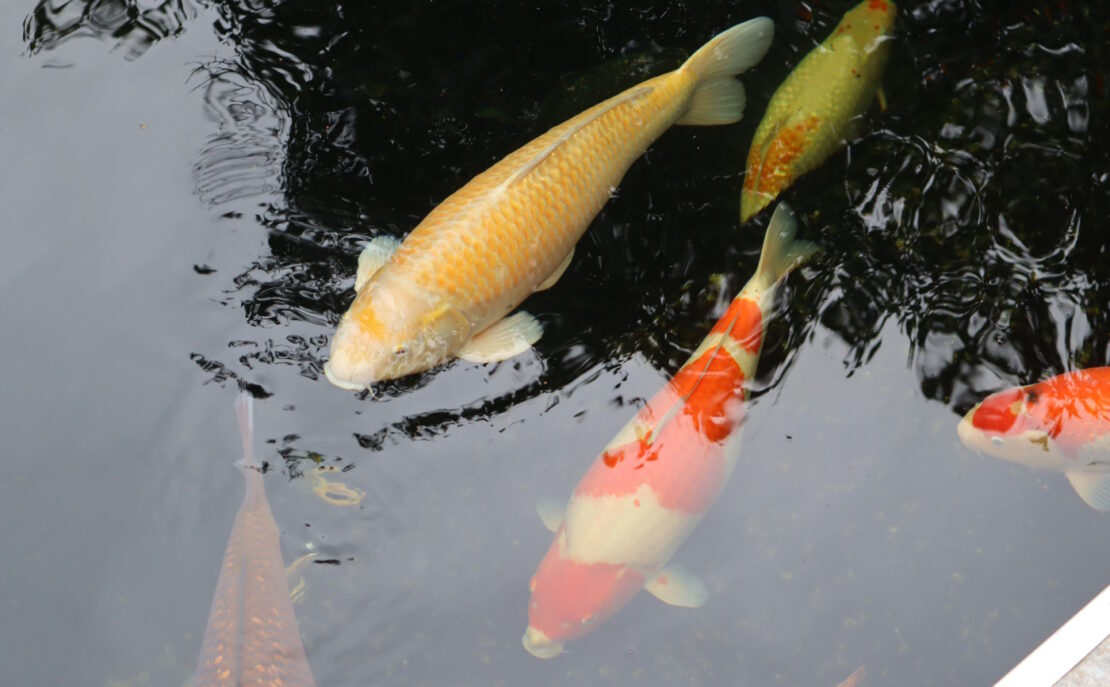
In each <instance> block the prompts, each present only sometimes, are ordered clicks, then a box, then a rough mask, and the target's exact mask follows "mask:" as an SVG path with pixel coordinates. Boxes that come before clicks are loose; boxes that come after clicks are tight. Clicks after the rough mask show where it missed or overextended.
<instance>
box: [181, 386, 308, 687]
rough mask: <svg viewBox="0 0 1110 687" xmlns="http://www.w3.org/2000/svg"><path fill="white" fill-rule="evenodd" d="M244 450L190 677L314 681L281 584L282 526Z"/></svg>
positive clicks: (195, 682) (273, 684)
mask: <svg viewBox="0 0 1110 687" xmlns="http://www.w3.org/2000/svg"><path fill="white" fill-rule="evenodd" d="M240 402H241V403H242V401H240ZM246 442H247V439H246V438H244V444H245V445H246ZM248 456H249V457H248V459H247V460H246V461H245V465H243V466H241V470H242V472H243V473H244V476H245V479H246V485H247V487H246V494H245V496H244V497H243V503H242V505H240V507H239V512H238V513H237V514H236V516H235V524H234V525H233V526H232V528H231V536H230V537H229V538H228V543H227V548H226V549H225V551H224V558H223V563H222V564H221V566H220V576H219V579H218V581H217V582H216V592H215V595H214V596H213V599H212V607H211V610H210V611H209V614H208V627H207V629H206V630H205V633H204V641H203V643H202V645H201V651H200V657H199V659H198V660H197V669H196V672H195V673H194V674H193V677H192V680H191V681H190V682H189V685H190V687H231V686H238V685H259V686H260V687H314V685H315V684H316V683H315V682H314V680H313V677H312V673H311V671H310V670H309V667H308V660H307V658H306V657H305V652H304V646H303V645H302V644H301V638H300V635H299V634H298V631H297V620H296V617H295V616H294V614H293V605H292V602H291V601H290V599H289V589H288V587H287V586H286V581H285V566H284V564H283V562H282V559H281V545H280V539H279V534H280V532H279V530H278V526H277V523H276V522H275V521H274V517H273V514H272V513H271V512H270V505H269V502H268V501H267V500H266V491H265V487H264V486H263V482H262V473H261V472H259V469H258V465H257V463H255V462H254V460H253V456H250V453H249V452H248Z"/></svg>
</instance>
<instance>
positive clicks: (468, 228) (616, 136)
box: [324, 17, 774, 389]
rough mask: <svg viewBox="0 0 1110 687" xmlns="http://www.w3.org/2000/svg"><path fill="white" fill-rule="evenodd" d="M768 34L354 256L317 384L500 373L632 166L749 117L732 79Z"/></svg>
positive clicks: (698, 56)
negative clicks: (480, 369) (696, 134)
mask: <svg viewBox="0 0 1110 687" xmlns="http://www.w3.org/2000/svg"><path fill="white" fill-rule="evenodd" d="M773 33H774V25H773V23H772V22H771V20H770V19H767V18H766V17H760V18H758V19H753V20H751V21H748V22H745V23H743V24H739V25H737V26H734V27H732V28H731V29H728V30H727V31H725V32H723V33H721V34H719V35H718V36H716V37H715V38H713V39H712V40H710V41H709V42H708V43H707V44H705V45H704V46H703V47H702V48H701V49H700V50H698V51H697V52H695V53H694V54H693V55H692V56H691V57H690V59H688V60H687V61H686V62H685V63H684V64H683V65H682V66H681V67H680V68H678V69H676V70H675V71H673V72H669V73H667V74H663V75H662V76H657V77H655V78H652V79H649V80H647V81H644V82H643V83H641V84H639V85H637V86H634V87H632V88H630V89H628V90H626V91H624V92H623V93H620V94H618V95H616V96H614V97H612V98H610V99H608V100H606V101H604V102H602V103H601V104H599V105H595V106H594V107H592V108H590V109H588V110H586V111H585V112H583V113H582V114H580V115H578V116H577V117H574V118H573V119H571V120H569V121H566V122H564V123H563V124H560V125H559V126H556V127H555V128H553V129H551V130H550V131H548V132H547V133H546V134H544V135H542V136H540V137H539V138H537V139H535V140H534V141H532V142H531V143H528V144H527V145H525V146H524V147H522V148H520V149H518V150H517V151H516V152H514V153H512V154H510V155H509V156H508V157H506V158H504V159H503V160H501V161H500V162H498V163H497V164H495V165H494V166H493V167H491V168H489V169H488V170H486V171H485V172H483V173H482V174H479V175H478V176H476V177H475V178H474V179H472V180H471V181H470V183H468V184H467V185H466V186H463V187H462V188H461V189H459V190H458V191H456V192H455V193H454V194H452V195H451V196H450V197H448V198H447V200H445V201H443V202H442V203H441V204H440V205H439V206H438V207H436V208H435V209H434V210H432V212H431V213H429V214H428V216H427V217H425V218H424V221H423V222H421V223H420V224H419V225H418V226H417V227H416V228H415V229H413V230H412V232H411V233H410V234H409V235H408V237H407V238H406V239H405V240H404V242H403V243H400V245H398V242H397V241H396V240H395V239H389V238H383V237H379V238H377V239H375V240H373V241H371V242H370V244H369V245H368V246H367V247H366V249H365V250H364V251H363V253H362V255H360V256H359V268H358V275H357V276H356V278H355V290H356V291H357V296H356V297H355V300H354V303H352V304H351V307H350V309H349V310H348V311H347V312H346V314H344V315H343V318H342V320H340V322H339V328H338V329H337V330H336V332H335V337H334V339H333V340H332V346H331V357H330V360H328V362H327V364H326V365H325V366H324V372H325V374H326V375H327V378H328V380H330V381H331V382H332V383H333V384H335V385H336V386H339V387H342V388H345V389H362V388H366V387H368V386H369V385H370V384H371V383H373V382H375V381H379V380H386V379H395V378H398V377H403V376H405V375H408V374H413V373H416V372H421V371H423V370H427V369H430V368H432V367H434V366H436V365H439V364H440V363H443V362H446V361H448V360H450V359H452V358H455V357H461V358H464V359H466V360H471V361H477V362H491V361H496V360H504V359H506V358H509V357H511V356H514V355H517V354H519V353H522V352H524V351H525V350H527V349H528V348H529V347H530V346H531V345H532V344H533V343H535V342H536V341H537V340H539V338H540V335H541V334H542V333H543V332H542V328H541V326H540V324H539V322H537V321H536V319H535V318H533V317H532V316H531V315H529V314H528V313H525V312H518V313H515V314H513V315H512V316H510V317H506V315H509V313H510V312H512V310H513V309H514V308H516V306H517V305H519V304H520V303H521V301H523V300H524V299H525V298H526V297H527V296H528V295H529V294H531V293H532V292H534V291H539V290H543V289H546V288H549V287H550V286H552V285H553V284H554V283H555V282H556V281H557V280H558V279H559V277H560V276H562V274H563V272H564V271H565V270H566V268H567V266H568V265H569V264H570V260H571V257H572V255H573V251H574V245H575V244H576V243H577V242H578V239H579V237H581V236H582V234H583V232H585V230H586V227H587V226H589V224H590V221H591V220H593V218H594V216H595V215H596V214H597V213H598V212H599V211H600V210H601V207H602V206H603V205H604V204H605V202H606V201H607V200H608V199H609V194H610V192H611V191H612V190H613V189H614V188H615V187H616V186H617V185H618V184H619V183H620V180H621V178H622V177H623V176H624V173H625V172H626V171H627V170H628V168H629V166H630V165H631V164H632V162H633V161H635V160H636V158H638V157H639V156H640V155H641V154H642V153H643V152H644V150H646V149H647V147H648V145H650V144H651V143H652V141H654V140H655V139H656V138H658V137H659V136H660V134H662V133H663V131H665V130H666V129H667V128H668V127H670V126H671V125H672V124H695V125H709V124H731V123H733V122H736V121H738V120H739V119H740V116H741V114H742V112H743V109H744V101H745V97H744V88H743V86H742V85H741V84H740V83H739V82H738V81H736V80H735V79H734V78H733V76H734V75H736V74H739V73H741V72H743V71H745V70H746V69H748V68H749V67H751V66H752V65H754V64H756V63H757V62H759V60H760V59H761V58H762V57H763V55H764V54H765V53H766V52H767V48H768V47H769V46H770V43H771V37H772V35H773Z"/></svg>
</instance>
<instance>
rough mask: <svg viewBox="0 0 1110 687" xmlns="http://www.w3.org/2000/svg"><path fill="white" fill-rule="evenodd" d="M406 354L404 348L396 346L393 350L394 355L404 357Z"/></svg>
mask: <svg viewBox="0 0 1110 687" xmlns="http://www.w3.org/2000/svg"><path fill="white" fill-rule="evenodd" d="M408 352H409V349H407V348H405V347H404V346H398V347H397V348H395V349H394V350H393V354H394V355H404V354H406V353H408Z"/></svg>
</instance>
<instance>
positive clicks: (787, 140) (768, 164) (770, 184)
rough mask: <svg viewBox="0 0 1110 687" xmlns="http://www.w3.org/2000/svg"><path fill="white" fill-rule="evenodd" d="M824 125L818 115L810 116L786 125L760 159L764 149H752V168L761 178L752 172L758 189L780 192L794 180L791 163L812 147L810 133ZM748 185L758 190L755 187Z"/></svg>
mask: <svg viewBox="0 0 1110 687" xmlns="http://www.w3.org/2000/svg"><path fill="white" fill-rule="evenodd" d="M819 124H820V122H819V120H818V119H817V116H816V115H810V116H809V117H807V118H806V119H805V121H803V122H801V123H799V124H795V125H794V126H788V127H783V128H782V129H780V130H779V131H778V133H777V134H775V137H774V139H773V140H772V141H771V143H770V144H769V145H768V146H767V148H766V152H765V153H764V154H763V156H762V160H760V151H759V150H758V149H756V148H753V149H752V152H751V155H750V157H749V160H748V169H749V170H752V169H758V170H760V171H759V174H758V180H756V179H754V178H752V177H753V175H749V179H751V183H752V184H758V189H759V190H760V191H762V192H764V193H768V194H770V195H778V194H779V192H781V191H784V190H785V189H786V187H788V186H789V185H790V184H791V183H792V182H793V181H794V176H795V175H794V172H793V171H792V170H791V165H792V164H793V163H794V161H795V160H797V159H798V158H799V157H801V156H802V155H803V154H804V153H805V152H806V150H807V149H808V147H809V134H810V133H811V132H813V131H815V130H816V129H817V128H818V125H819ZM747 183H748V180H745V188H747V190H749V191H754V190H755V186H752V187H751V188H748V187H747Z"/></svg>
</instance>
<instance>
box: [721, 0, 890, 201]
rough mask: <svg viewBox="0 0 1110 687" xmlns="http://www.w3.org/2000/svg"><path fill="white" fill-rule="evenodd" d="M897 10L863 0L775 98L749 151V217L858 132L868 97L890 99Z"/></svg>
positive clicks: (882, 0) (885, 0)
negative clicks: (883, 83) (887, 75)
mask: <svg viewBox="0 0 1110 687" xmlns="http://www.w3.org/2000/svg"><path fill="white" fill-rule="evenodd" d="M897 12H898V10H897V8H896V7H895V5H894V3H893V2H890V1H889V0H864V1H863V2H861V3H860V4H858V5H856V7H855V8H854V9H852V10H851V11H849V12H848V13H847V14H845V15H844V17H843V18H842V19H841V20H840V23H839V24H837V26H836V30H834V31H833V33H832V35H831V36H829V37H828V38H826V39H825V42H824V43H822V44H821V45H819V46H817V48H815V49H814V50H813V51H812V52H810V53H809V54H808V55H806V57H805V59H803V60H802V61H801V62H800V63H799V64H798V66H797V67H795V68H794V71H792V72H791V73H790V76H788V77H787V78H786V81H784V82H783V84H782V85H781V86H779V88H778V90H776V91H775V94H774V95H773V96H771V102H770V104H769V105H768V106H767V114H765V115H763V121H761V122H760V123H759V128H758V129H756V131H755V136H754V137H753V138H752V147H751V149H750V150H749V151H748V166H747V174H746V175H745V177H744V189H743V191H742V192H741V194H740V221H741V222H746V221H748V218H750V217H751V216H752V215H754V214H756V213H757V212H759V211H760V210H762V209H763V208H764V207H766V206H767V205H768V204H769V203H770V202H771V201H772V200H774V199H775V198H776V197H778V195H779V194H780V193H782V192H783V191H785V190H786V189H787V187H789V186H790V184H792V183H794V180H795V179H797V178H798V177H800V176H802V175H803V174H805V173H806V172H809V171H811V170H813V169H816V168H817V166H818V165H820V164H821V163H822V162H824V161H825V158H827V157H828V156H829V155H831V154H832V153H833V152H834V151H835V150H836V149H837V148H839V147H840V146H842V145H843V144H844V142H845V141H846V140H848V139H850V138H852V137H853V136H855V135H856V134H857V133H858V131H859V128H860V122H861V115H862V114H863V111H864V109H865V108H866V106H867V101H868V100H869V99H870V98H873V97H875V95H876V94H878V95H879V97H880V101H881V98H882V91H881V90H880V87H879V81H880V79H881V77H882V73H883V67H884V66H885V65H886V57H887V52H888V51H889V39H888V37H887V34H888V32H889V31H890V28H891V26H893V24H894V17H895V15H896V14H897Z"/></svg>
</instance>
